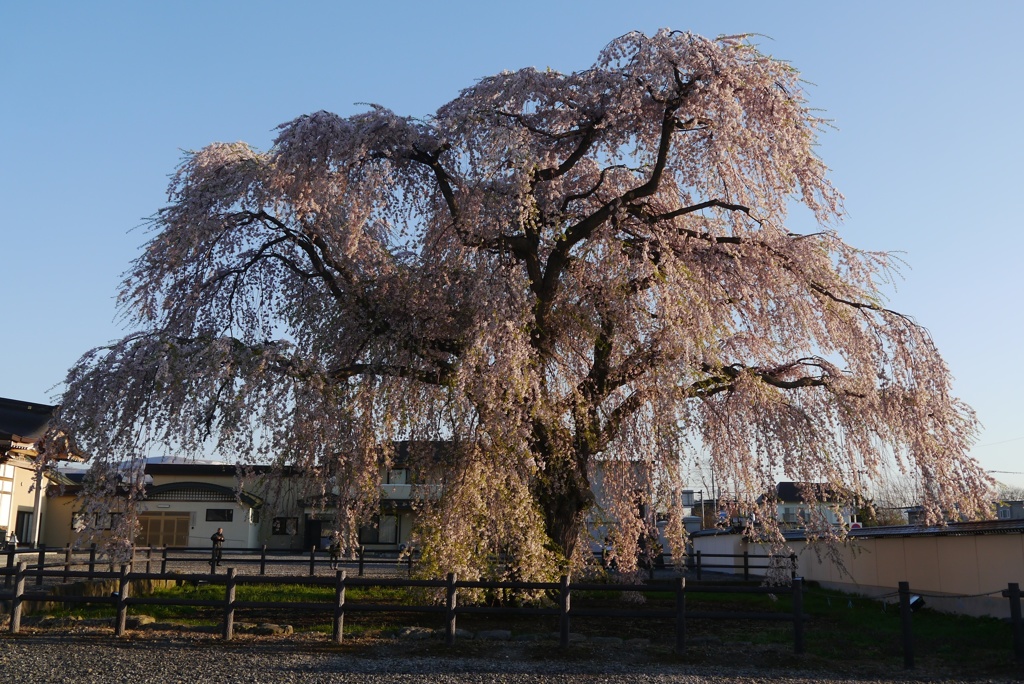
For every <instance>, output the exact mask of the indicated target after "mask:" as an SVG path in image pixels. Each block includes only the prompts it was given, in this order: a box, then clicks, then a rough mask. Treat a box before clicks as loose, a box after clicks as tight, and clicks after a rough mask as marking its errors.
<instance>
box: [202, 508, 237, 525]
mask: <svg viewBox="0 0 1024 684" xmlns="http://www.w3.org/2000/svg"><path fill="white" fill-rule="evenodd" d="M234 518H235V511H234V509H231V508H207V509H206V522H231V521H232V520H234Z"/></svg>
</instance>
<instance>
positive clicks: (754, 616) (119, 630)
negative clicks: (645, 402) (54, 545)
mask: <svg viewBox="0 0 1024 684" xmlns="http://www.w3.org/2000/svg"><path fill="white" fill-rule="evenodd" d="M12 571H13V584H14V587H13V589H12V590H10V591H4V592H0V600H4V601H8V602H9V603H10V615H11V617H10V622H9V627H8V628H9V631H10V632H11V633H17V632H18V631H19V630H20V629H21V617H22V612H23V605H24V603H25V602H26V601H42V602H48V603H58V604H64V605H69V604H79V603H89V604H100V605H103V604H106V605H110V606H113V607H114V609H115V610H116V615H117V616H116V619H115V621H114V633H115V634H116V635H118V636H121V635H123V634H124V631H125V625H126V620H127V611H128V608H129V607H130V606H147V605H170V606H182V607H188V606H193V607H214V608H221V609H222V610H223V620H222V635H223V638H224V639H226V640H230V639H231V638H232V637H233V634H234V620H235V612H236V611H237V610H246V609H268V608H276V609H280V608H285V609H290V610H302V611H304V612H309V613H327V614H330V615H331V616H332V618H333V630H332V638H333V640H334V641H335V642H336V643H341V642H342V639H343V636H344V622H345V615H346V614H348V613H359V612H387V613H426V614H438V615H443V616H444V625H445V640H446V642H447V643H448V644H453V643H454V642H455V635H456V621H457V618H458V616H459V615H471V614H497V615H535V616H554V617H557V619H558V624H559V643H560V645H561V646H562V647H563V648H564V647H567V646H568V645H569V633H570V624H571V621H572V620H573V619H576V618H594V617H604V618H640V619H668V620H672V621H674V624H675V648H676V650H677V651H678V652H680V653H682V652H683V651H684V650H685V648H686V623H687V620H691V619H729V620H769V621H787V622H791V623H792V624H793V650H794V652H796V653H803V652H804V622H805V620H806V615H805V614H804V610H803V591H804V589H803V580H802V579H801V578H799V577H798V578H796V579H795V580H794V581H793V583H792V585H791V586H790V587H785V588H780V587H750V586H708V585H702V586H699V587H687V585H686V580H685V578H682V577H677V578H675V581H674V582H673V583H672V584H671V585H669V586H665V585H660V586H659V585H651V584H596V583H577V582H570V581H569V578H568V577H567V576H563V577H562V578H561V580H560V581H559V582H490V581H463V580H458V579H457V578H456V577H455V575H452V574H450V575H448V577H447V578H446V579H443V580H436V579H435V580H416V579H408V578H370V577H348V575H347V573H346V572H345V571H344V570H337V571H336V572H335V573H334V575H333V576H323V575H320V576H316V575H313V576H294V575H265V574H260V575H240V574H238V573H237V572H236V569H235V568H233V567H230V568H227V572H226V573H224V574H213V573H210V574H178V573H175V574H167V573H165V572H132V571H131V566H130V565H128V564H124V565H122V566H121V567H120V570H119V571H117V572H109V571H97V570H95V569H92V570H68V569H67V568H66V567H64V568H60V569H56V568H54V569H46V567H42V568H40V567H35V568H29V566H28V565H27V564H26V563H25V562H24V561H20V562H18V563H17V565H16V566H15V567H14V568H12V569H11V571H9V570H7V569H4V570H0V572H2V573H3V574H5V575H8V576H10V573H11V572H12ZM45 577H51V578H60V579H62V580H65V581H66V578H74V579H96V580H110V579H113V580H116V581H117V586H118V589H117V591H116V592H114V593H113V594H112V595H110V596H53V595H50V594H49V593H48V592H46V591H42V590H35V591H28V590H27V589H26V584H27V583H28V580H29V579H30V578H35V579H36V580H37V583H39V582H41V580H42V578H45ZM135 580H179V581H189V582H196V583H199V582H203V583H207V584H216V585H223V586H224V597H223V599H219V600H206V599H187V598H159V597H148V596H138V597H133V596H130V595H129V592H130V586H131V584H130V583H131V582H132V581H135ZM255 584H272V585H274V584H276V585H295V584H300V585H313V586H323V587H333V588H334V600H333V601H331V602H308V601H273V602H267V601H239V600H237V599H236V588H237V587H238V586H239V585H255ZM350 587H401V588H412V587H426V588H435V589H443V590H444V596H445V600H444V604H443V605H408V604H391V605H381V604H377V603H369V602H349V601H346V590H347V589H348V588H350ZM460 589H497V590H503V589H508V590H523V591H534V592H549V593H551V594H553V595H555V596H557V606H556V607H540V606H482V605H459V602H458V591H459V590H460ZM586 591H600V592H619V593H622V592H641V593H651V592H661V593H663V592H666V591H670V592H672V593H673V594H674V597H675V602H674V603H675V605H674V607H673V608H671V609H659V608H647V609H632V610H623V609H610V608H574V607H573V605H572V594H573V592H586ZM694 593H702V594H741V593H742V594H776V595H778V594H790V595H791V596H792V610H791V611H790V612H754V611H746V612H744V611H709V610H688V609H687V606H686V603H687V601H686V599H687V596H688V595H690V594H694Z"/></svg>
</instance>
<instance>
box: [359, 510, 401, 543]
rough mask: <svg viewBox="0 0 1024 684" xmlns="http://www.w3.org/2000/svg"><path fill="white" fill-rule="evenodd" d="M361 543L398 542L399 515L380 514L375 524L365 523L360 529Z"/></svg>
mask: <svg viewBox="0 0 1024 684" xmlns="http://www.w3.org/2000/svg"><path fill="white" fill-rule="evenodd" d="M359 543H360V544H397V543H398V517H397V516H394V515H382V516H379V517H378V518H377V519H376V521H375V524H372V525H365V526H363V527H361V528H360V529H359Z"/></svg>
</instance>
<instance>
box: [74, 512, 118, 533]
mask: <svg viewBox="0 0 1024 684" xmlns="http://www.w3.org/2000/svg"><path fill="white" fill-rule="evenodd" d="M120 520H121V514H120V513H108V514H107V515H103V516H101V515H100V514H99V513H93V514H92V518H91V522H92V529H94V530H109V529H113V527H114V526H115V525H117V523H118V522H119V521H120ZM89 523H90V518H89V517H88V516H87V515H86V514H85V513H80V512H79V513H72V514H71V529H73V530H74V531H75V532H81V531H82V530H84V529H85V528H86V526H87V525H88V524H89Z"/></svg>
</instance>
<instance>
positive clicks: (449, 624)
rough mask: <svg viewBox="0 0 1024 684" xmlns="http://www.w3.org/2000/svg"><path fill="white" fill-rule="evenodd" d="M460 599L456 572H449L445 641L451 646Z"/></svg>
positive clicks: (360, 555)
mask: <svg viewBox="0 0 1024 684" xmlns="http://www.w3.org/2000/svg"><path fill="white" fill-rule="evenodd" d="M359 548H360V554H359V560H360V563H359V565H360V569H362V556H363V554H362V547H359ZM457 601H458V596H457V595H456V593H455V573H454V572H449V573H448V584H447V586H446V587H445V604H444V605H445V624H444V642H445V643H446V644H448V645H449V646H451V645H452V644H454V643H455V606H456V604H457Z"/></svg>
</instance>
